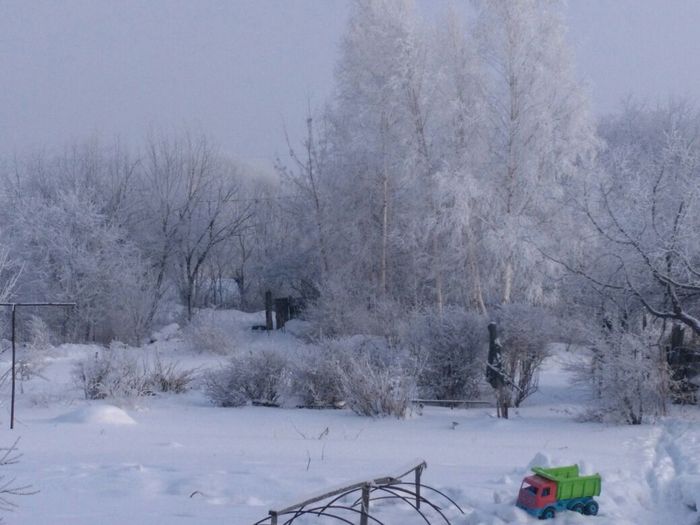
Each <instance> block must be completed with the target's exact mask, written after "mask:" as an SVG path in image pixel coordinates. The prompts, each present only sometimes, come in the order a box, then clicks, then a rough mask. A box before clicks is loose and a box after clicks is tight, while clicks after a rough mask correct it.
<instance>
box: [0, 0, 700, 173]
mask: <svg viewBox="0 0 700 525" xmlns="http://www.w3.org/2000/svg"><path fill="white" fill-rule="evenodd" d="M464 1H466V0H464ZM447 3H448V0H421V2H420V6H421V9H422V10H423V11H425V12H426V13H428V14H432V13H435V12H437V11H439V10H441V9H442V8H444V6H445V5H447ZM346 15H347V3H346V1H345V0H228V1H224V0H219V1H214V0H197V1H194V0H148V1H145V0H118V1H117V0H62V1H60V0H0V72H1V73H0V75H1V76H0V78H1V79H2V85H1V86H0V154H3V155H5V154H8V153H15V152H17V153H22V152H24V151H26V150H27V149H29V148H34V147H49V148H56V147H61V146H63V145H66V144H68V143H70V142H72V141H74V140H81V139H84V138H86V137H89V136H92V135H98V136H100V137H102V138H103V139H105V140H111V139H112V138H113V137H115V136H118V137H120V138H121V140H123V141H124V142H127V143H132V144H137V143H139V142H141V141H142V139H143V138H144V136H145V135H146V134H147V132H148V130H149V129H154V130H163V129H164V130H166V131H167V130H181V129H183V128H185V127H187V128H190V129H195V130H198V131H203V132H206V133H207V134H208V135H210V136H211V137H212V138H213V139H214V140H215V141H216V142H217V143H218V144H219V145H220V147H221V149H222V151H223V152H225V153H226V154H229V155H231V156H235V157H238V158H243V159H248V160H253V161H254V160H255V159H260V160H261V161H262V162H265V161H267V162H269V160H270V159H272V158H273V157H274V155H275V152H276V151H281V152H283V151H284V150H285V148H284V139H283V133H282V126H283V123H284V122H286V123H287V126H288V127H289V129H290V132H291V133H292V135H293V137H298V136H299V133H300V132H299V130H300V129H302V127H303V118H304V113H305V107H306V100H307V98H308V97H310V98H311V101H312V104H314V105H316V106H318V105H320V104H321V103H322V102H323V101H324V99H325V98H326V97H327V96H328V94H329V93H330V90H331V87H332V82H333V64H334V61H335V55H336V50H337V44H338V42H339V39H340V36H341V35H342V32H343V27H344V22H345V17H346ZM567 15H568V23H569V28H570V41H571V43H572V45H573V48H574V51H575V54H576V64H577V69H578V72H579V74H580V76H581V77H582V78H583V79H587V81H588V83H589V86H590V93H591V95H592V101H593V107H594V109H595V111H596V112H598V113H602V112H607V111H610V110H612V109H614V108H615V106H616V104H617V103H618V102H619V101H620V100H621V98H622V97H623V96H625V95H626V94H633V95H635V96H638V97H640V98H644V99H648V100H650V101H651V102H656V101H664V100H666V99H667V98H668V97H669V96H672V95H676V96H686V97H689V98H691V99H692V100H695V101H697V100H698V89H699V86H700V38H699V37H698V27H700V1H697V0H569V5H568V7H567Z"/></svg>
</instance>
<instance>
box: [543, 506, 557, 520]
mask: <svg viewBox="0 0 700 525" xmlns="http://www.w3.org/2000/svg"><path fill="white" fill-rule="evenodd" d="M556 515H557V513H556V512H555V510H554V509H553V508H552V507H547V508H546V509H544V511H543V512H542V515H541V516H540V519H541V520H549V519H552V518H553V517H554V516H556Z"/></svg>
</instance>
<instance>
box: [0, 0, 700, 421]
mask: <svg viewBox="0 0 700 525" xmlns="http://www.w3.org/2000/svg"><path fill="white" fill-rule="evenodd" d="M699 126H700V116H699V115H698V112H697V110H696V109H695V108H694V107H693V106H692V104H690V103H688V102H683V101H673V102H669V103H668V104H666V105H658V106H654V107H651V106H647V105H644V104H642V103H637V102H634V101H625V102H623V103H622V104H621V105H620V108H619V110H618V111H617V112H616V113H615V114H613V115H610V116H605V117H602V118H598V119H596V118H594V117H593V115H592V113H591V111H590V108H589V101H588V97H587V93H586V91H585V89H584V88H583V87H582V83H581V81H580V80H579V79H578V78H577V77H576V74H575V71H574V67H573V56H572V53H571V50H570V47H569V45H568V43H567V41H566V30H565V22H564V17H563V13H562V6H561V4H560V2H557V1H553V0H509V1H505V0H503V1H474V2H472V3H471V4H470V6H469V7H468V8H465V9H464V10H463V12H461V11H458V10H456V9H452V10H450V11H449V12H447V13H444V14H443V15H442V17H441V18H439V19H438V20H437V21H435V22H428V21H426V20H424V19H423V18H422V17H421V16H420V15H419V14H418V12H417V11H416V8H415V6H414V5H413V4H412V2H410V1H409V0H356V1H354V2H353V3H352V6H351V10H350V15H349V19H348V23H347V27H346V30H345V33H344V36H343V38H342V41H341V44H340V47H339V53H338V59H337V64H336V70H335V87H334V91H333V94H332V95H331V97H330V98H329V100H327V101H326V103H325V104H324V106H323V107H322V108H321V109H319V110H316V111H312V110H309V114H308V117H307V120H306V127H305V131H306V133H305V139H304V140H303V141H302V142H301V143H300V144H293V143H291V142H290V141H289V140H288V143H289V155H287V156H284V157H282V158H279V159H277V162H276V172H277V176H276V177H267V178H266V177H256V176H254V175H253V174H251V173H250V172H249V171H250V170H249V169H248V168H246V167H245V166H244V165H242V164H239V163H235V162H232V161H230V160H228V159H225V158H224V157H223V156H222V155H220V154H219V153H217V151H216V148H214V147H213V146H212V141H211V140H209V139H207V138H205V137H202V136H196V137H195V136H192V135H188V134H186V133H184V134H182V135H181V136H178V137H173V136H161V137H151V138H149V139H148V140H146V141H145V143H144V145H143V147H142V148H140V150H139V151H136V152H127V151H126V150H125V149H123V148H122V147H120V146H119V145H115V146H112V147H105V146H104V145H103V144H99V143H96V142H90V141H88V142H86V143H84V144H80V145H77V146H74V147H72V148H68V149H67V150H66V151H64V152H63V153H61V154H56V155H50V154H46V153H34V154H31V155H28V156H26V157H21V158H15V159H7V160H6V162H5V163H4V165H3V172H2V175H3V185H2V187H3V191H2V195H0V198H1V199H2V207H1V209H0V218H1V219H2V221H3V228H2V233H1V235H0V242H1V243H2V246H3V257H2V258H1V259H0V260H1V261H2V272H1V273H0V275H1V276H2V277H3V279H4V282H5V283H8V284H12V285H13V286H11V287H10V286H6V287H5V289H6V295H7V294H14V296H18V297H19V296H21V297H31V298H51V299H54V300H69V299H70V300H76V301H77V302H78V308H77V311H76V313H74V314H73V315H71V316H69V317H57V318H56V319H53V320H52V322H53V323H54V324H53V326H56V327H58V328H57V330H60V331H61V333H62V334H63V335H64V336H65V337H69V338H71V339H74V340H96V341H109V340H111V339H114V338H117V339H122V340H127V341H129V342H138V341H141V340H143V338H144V337H146V336H147V334H148V333H149V330H151V329H152V327H153V326H154V324H158V323H162V322H164V315H165V312H166V311H167V308H166V305H168V304H172V303H173V302H177V303H179V304H180V305H181V307H182V316H183V317H184V318H186V319H191V318H192V316H193V314H194V312H195V311H196V309H197V308H199V307H202V306H206V305H225V306H236V307H239V308H243V309H255V308H258V307H259V306H260V301H261V300H262V292H263V290H265V289H272V290H273V291H275V293H276V294H284V295H297V296H300V297H303V298H304V299H305V301H306V304H307V305H308V307H307V311H306V316H307V319H308V320H309V321H310V322H311V323H312V324H313V326H314V330H315V334H316V337H318V338H324V337H325V338H328V337H343V336H351V335H354V334H371V335H376V336H382V337H385V338H386V339H387V340H391V339H392V338H396V336H397V331H398V328H397V326H399V324H401V321H402V320H405V319H406V318H407V317H410V315H412V314H415V313H416V312H423V313H424V314H425V315H426V316H427V317H431V316H433V315H435V316H437V317H438V318H439V317H440V316H442V315H443V313H444V312H447V311H449V313H450V315H453V312H454V311H455V309H460V310H461V311H463V312H465V315H467V314H469V315H471V314H474V315H478V316H483V317H484V318H489V319H492V320H499V319H500V317H504V316H505V317H508V318H511V317H512V316H509V315H505V314H502V312H512V311H515V310H514V309H517V311H519V312H522V315H521V318H526V319H531V320H532V323H533V324H534V325H535V326H537V325H542V326H544V325H545V324H546V326H547V332H548V334H551V337H550V340H559V341H564V340H568V341H570V342H575V343H580V344H582V345H584V346H587V347H589V348H592V349H593V352H594V359H593V364H592V365H591V367H590V368H587V369H586V371H585V374H584V376H585V377H586V378H587V379H586V380H587V381H590V382H591V383H592V384H594V385H595V388H596V391H597V395H598V396H599V397H600V398H601V399H603V398H610V395H609V392H614V393H615V396H620V397H619V402H618V403H617V404H616V407H620V406H622V407H627V408H626V409H625V410H626V412H625V413H626V414H627V416H629V418H631V419H632V420H634V421H636V420H637V419H638V418H641V415H642V414H644V413H648V411H649V410H651V411H652V412H654V411H657V412H658V411H663V410H664V406H665V402H666V400H667V399H669V398H675V397H678V396H679V395H680V393H679V392H681V391H682V392H684V393H685V394H687V393H688V391H693V387H692V385H689V384H688V377H687V376H688V373H685V372H684V373H681V374H680V375H679V373H678V372H677V370H676V371H675V372H674V371H670V370H669V366H670V365H669V363H670V362H671V361H672V359H669V357H668V356H669V355H670V354H669V352H671V353H672V352H673V351H674V348H676V347H678V348H685V349H688V348H691V349H692V348H694V346H693V345H695V344H696V343H695V341H696V340H697V338H698V336H700V304H699V302H698V297H699V294H698V292H699V291H700V240H699V238H698V236H697V235H696V232H697V231H698V227H699V226H700V224H699V222H700V214H698V191H699V188H700V185H698V180H699V179H698V173H699V159H700V157H699V155H698V153H699V152H700V150H699V147H698V143H697V136H698V129H699ZM232 289H233V290H232ZM232 291H233V293H231V292H232ZM57 315H59V316H60V315H63V314H57ZM545 317H546V318H547V319H546V322H545V319H544V318H545ZM552 319H555V320H557V322H556V323H554V324H556V325H558V326H559V333H558V334H556V333H552V332H553V331H554V332H556V330H554V329H553V328H552V322H551V321H552ZM521 324H522V323H521ZM530 329H532V327H530ZM674 329H675V330H676V339H675V341H676V342H678V341H679V340H680V343H678V344H675V343H674V344H671V341H670V337H671V333H672V331H673V330H674ZM505 330H508V328H507V327H505ZM543 330H544V329H543ZM678 334H681V335H680V336H679V335H678ZM682 334H685V336H683V335H682ZM679 337H680V339H679ZM485 338H486V329H485V327H484V339H485ZM416 339H420V336H417V337H416ZM512 339H513V340H518V338H517V337H513V338H512ZM520 339H522V338H520ZM542 344H546V341H543V343H542ZM523 345H524V346H523V348H525V347H526V346H527V341H524V342H523ZM506 350H507V349H506ZM523 352H524V354H523V355H526V356H527V355H530V354H531V351H530V350H527V351H525V350H523ZM528 352H529V353H528ZM533 355H534V354H533ZM688 355H690V354H688ZM539 357H540V356H539V355H538V359H539ZM682 361H683V362H684V363H685V364H686V365H687V364H688V362H689V361H692V359H690V358H688V356H687V355H686V356H685V357H684V358H683V359H682ZM631 364H634V366H631ZM514 366H515V365H514ZM518 366H519V365H518ZM679 382H680V383H683V382H685V383H683V385H682V386H679V384H680V383H679ZM606 389H607V390H606ZM674 396H675V397H674ZM639 403H644V406H643V407H642V406H641V405H639ZM623 411H624V410H623ZM630 414H631V415H630ZM627 416H623V417H627Z"/></svg>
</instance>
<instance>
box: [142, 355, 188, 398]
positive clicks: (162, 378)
mask: <svg viewBox="0 0 700 525" xmlns="http://www.w3.org/2000/svg"><path fill="white" fill-rule="evenodd" d="M194 377H195V370H194V369H192V368H180V366H179V365H178V364H177V363H167V364H164V363H163V362H162V361H161V360H160V357H159V356H158V355H156V357H155V360H154V362H153V365H152V366H150V367H149V368H148V369H147V371H146V381H147V383H148V386H149V388H150V389H151V390H153V391H156V392H172V393H173V394H182V393H184V392H186V391H187V390H188V389H189V386H190V383H191V382H192V381H193V380H194Z"/></svg>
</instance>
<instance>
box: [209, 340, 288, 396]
mask: <svg viewBox="0 0 700 525" xmlns="http://www.w3.org/2000/svg"><path fill="white" fill-rule="evenodd" d="M288 379H289V362H288V359H287V358H286V357H285V356H284V355H283V354H282V353H280V352H278V351H274V350H270V349H265V350H262V351H256V352H255V353H253V352H248V353H244V354H240V355H237V356H235V357H233V358H232V359H231V360H230V361H229V363H228V364H227V365H226V366H224V367H223V368H222V369H221V370H218V371H213V372H210V373H208V374H206V375H205V380H204V381H205V392H206V394H207V396H208V397H209V399H210V400H211V401H212V402H213V403H214V404H216V405H219V406H240V405H242V404H244V403H245V401H248V400H249V401H255V402H259V403H264V404H270V405H276V404H278V403H279V401H280V400H281V398H282V396H283V394H284V392H285V391H286V390H287V386H288Z"/></svg>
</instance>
